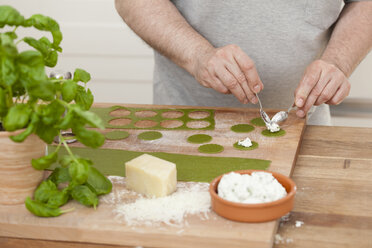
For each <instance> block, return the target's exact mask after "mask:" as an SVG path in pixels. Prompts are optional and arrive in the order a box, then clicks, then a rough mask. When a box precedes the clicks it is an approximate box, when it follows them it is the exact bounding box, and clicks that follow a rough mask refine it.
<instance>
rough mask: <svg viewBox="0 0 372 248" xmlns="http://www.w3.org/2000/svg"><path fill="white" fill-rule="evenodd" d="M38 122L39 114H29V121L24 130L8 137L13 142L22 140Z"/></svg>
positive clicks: (33, 129) (31, 131)
mask: <svg viewBox="0 0 372 248" xmlns="http://www.w3.org/2000/svg"><path fill="white" fill-rule="evenodd" d="M38 122H39V116H38V115H37V114H36V113H32V114H31V122H30V124H28V126H27V128H26V130H25V131H23V132H22V133H20V134H17V135H14V136H10V139H11V140H13V141H14V142H23V141H24V140H25V139H26V138H27V137H28V136H29V135H31V134H32V133H33V132H34V131H35V129H36V125H37V123H38Z"/></svg>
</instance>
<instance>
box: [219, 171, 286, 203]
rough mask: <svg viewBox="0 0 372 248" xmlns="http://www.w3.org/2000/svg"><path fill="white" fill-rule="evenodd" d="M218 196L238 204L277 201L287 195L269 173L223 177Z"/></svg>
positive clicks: (232, 174) (231, 174) (227, 175)
mask: <svg viewBox="0 0 372 248" xmlns="http://www.w3.org/2000/svg"><path fill="white" fill-rule="evenodd" d="M218 195H219V196H220V197H222V198H223V199H225V200H228V201H232V202H238V203H247V204H254V203H264V202H272V201H276V200H279V199H280V198H283V197H284V196H286V195H287V192H286V190H285V188H284V187H283V186H282V185H281V184H280V183H279V182H278V180H276V178H275V177H273V175H272V174H271V173H267V172H253V173H252V174H251V175H249V174H239V173H235V172H231V173H229V174H226V175H224V176H223V177H222V178H221V181H220V183H219V184H218Z"/></svg>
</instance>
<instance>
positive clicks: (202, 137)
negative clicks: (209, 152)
mask: <svg viewBox="0 0 372 248" xmlns="http://www.w3.org/2000/svg"><path fill="white" fill-rule="evenodd" d="M211 140H212V136H210V135H207V134H194V135H191V136H189V137H188V138H187V141H188V142H189V143H194V144H203V143H207V142H210V141H211Z"/></svg>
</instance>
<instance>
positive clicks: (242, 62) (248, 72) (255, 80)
mask: <svg viewBox="0 0 372 248" xmlns="http://www.w3.org/2000/svg"><path fill="white" fill-rule="evenodd" d="M234 58H235V61H236V63H237V64H238V65H239V67H240V70H241V71H242V72H243V73H244V75H245V77H246V79H247V81H248V85H249V89H250V90H251V92H252V93H259V92H260V91H261V90H263V88H264V86H263V83H262V81H261V79H260V77H259V75H258V72H257V69H256V67H255V65H254V62H253V61H252V60H251V59H250V58H249V57H248V55H247V54H245V53H244V52H243V51H242V50H241V49H240V48H239V47H237V48H236V49H235V50H234ZM256 101H257V100H256Z"/></svg>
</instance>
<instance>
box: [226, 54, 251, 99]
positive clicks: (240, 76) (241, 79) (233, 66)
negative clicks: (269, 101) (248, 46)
mask: <svg viewBox="0 0 372 248" xmlns="http://www.w3.org/2000/svg"><path fill="white" fill-rule="evenodd" d="M231 61H233V62H232V63H227V64H226V65H225V66H226V69H227V70H228V71H229V72H230V73H231V74H232V75H233V76H234V77H235V79H236V80H237V81H238V83H239V84H240V86H241V88H242V89H243V91H244V93H245V95H246V98H247V99H248V101H250V102H252V103H254V104H256V103H257V98H256V96H255V95H254V93H253V92H252V91H251V90H250V88H249V86H248V82H247V79H246V77H245V75H244V73H243V72H242V71H241V70H240V67H239V65H238V64H237V63H236V62H235V60H234V58H231Z"/></svg>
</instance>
